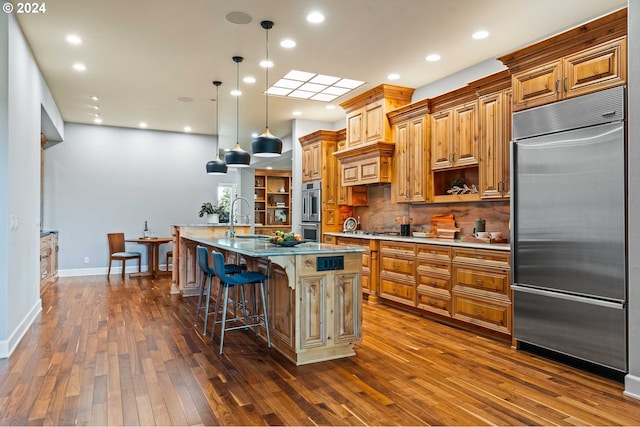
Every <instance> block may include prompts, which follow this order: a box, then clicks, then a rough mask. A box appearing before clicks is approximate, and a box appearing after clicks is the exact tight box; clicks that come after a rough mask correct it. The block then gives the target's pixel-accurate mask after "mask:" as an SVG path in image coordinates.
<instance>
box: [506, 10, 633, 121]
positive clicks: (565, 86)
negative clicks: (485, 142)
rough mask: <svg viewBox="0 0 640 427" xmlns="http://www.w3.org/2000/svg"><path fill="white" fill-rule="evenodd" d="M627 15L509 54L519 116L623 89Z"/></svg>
mask: <svg viewBox="0 0 640 427" xmlns="http://www.w3.org/2000/svg"><path fill="white" fill-rule="evenodd" d="M626 33H627V9H626V8H625V9H621V10H618V11H616V12H613V13H611V14H609V15H606V16H604V17H602V18H599V19H596V20H594V21H591V22H588V23H586V24H583V25H581V26H579V27H576V28H573V29H571V30H568V31H566V32H564V33H561V34H558V35H556V36H553V37H550V38H548V39H546V40H543V41H541V42H538V43H535V44H533V45H530V46H527V47H525V48H522V49H519V50H517V51H515V52H512V53H510V54H507V55H505V56H503V57H501V58H498V59H499V60H501V61H502V62H503V63H504V64H505V65H506V66H507V67H509V70H510V71H511V73H512V85H513V110H514V111H519V110H524V109H527V108H531V107H537V106H539V105H543V104H547V103H549V102H555V101H558V100H562V99H566V98H571V97H574V96H579V95H584V94H586V93H590V92H594V91H598V90H602V89H607V88H610V87H613V86H618V85H621V84H624V83H625V82H626V80H627V38H626Z"/></svg>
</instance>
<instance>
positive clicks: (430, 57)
mask: <svg viewBox="0 0 640 427" xmlns="http://www.w3.org/2000/svg"><path fill="white" fill-rule="evenodd" d="M425 59H426V60H427V61H429V62H436V61H440V55H438V54H437V53H432V54H430V55H427V57H426V58H425Z"/></svg>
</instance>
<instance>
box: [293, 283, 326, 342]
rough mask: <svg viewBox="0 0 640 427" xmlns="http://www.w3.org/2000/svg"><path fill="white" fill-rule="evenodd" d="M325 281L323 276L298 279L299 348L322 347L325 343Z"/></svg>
mask: <svg viewBox="0 0 640 427" xmlns="http://www.w3.org/2000/svg"><path fill="white" fill-rule="evenodd" d="M326 286H327V281H326V276H325V275H318V276H309V277H301V278H300V286H299V289H298V293H299V297H298V299H299V306H300V307H299V310H300V348H313V347H319V346H324V345H326V343H327V332H326V330H325V328H326V324H327V301H326V296H327V290H326Z"/></svg>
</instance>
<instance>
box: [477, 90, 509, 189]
mask: <svg viewBox="0 0 640 427" xmlns="http://www.w3.org/2000/svg"><path fill="white" fill-rule="evenodd" d="M479 102H480V129H481V131H480V197H482V198H483V199H500V198H502V193H501V192H500V187H501V182H502V180H503V179H502V151H503V150H502V142H503V138H504V135H503V126H502V122H503V120H504V118H503V117H502V113H503V105H502V104H503V96H502V93H501V92H499V93H494V94H491V95H488V96H485V97H483V98H481V99H480V101H479Z"/></svg>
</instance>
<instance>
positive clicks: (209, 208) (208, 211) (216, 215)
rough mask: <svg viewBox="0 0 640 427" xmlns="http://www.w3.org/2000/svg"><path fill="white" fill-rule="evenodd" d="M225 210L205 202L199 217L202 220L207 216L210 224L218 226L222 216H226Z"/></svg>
mask: <svg viewBox="0 0 640 427" xmlns="http://www.w3.org/2000/svg"><path fill="white" fill-rule="evenodd" d="M224 213H225V212H224V209H223V208H222V207H219V206H214V205H212V204H211V203H209V202H204V203H203V204H202V206H201V207H200V212H199V213H198V216H199V217H200V218H202V217H203V216H205V215H206V216H207V222H208V223H209V224H218V223H219V222H220V215H222V214H224Z"/></svg>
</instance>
